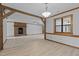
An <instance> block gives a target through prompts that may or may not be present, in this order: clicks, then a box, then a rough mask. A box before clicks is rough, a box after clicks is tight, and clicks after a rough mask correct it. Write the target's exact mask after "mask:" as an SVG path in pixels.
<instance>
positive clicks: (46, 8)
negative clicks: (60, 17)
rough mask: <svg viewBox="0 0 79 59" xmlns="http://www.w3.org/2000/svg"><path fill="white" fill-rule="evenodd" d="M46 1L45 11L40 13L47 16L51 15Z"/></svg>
mask: <svg viewBox="0 0 79 59" xmlns="http://www.w3.org/2000/svg"><path fill="white" fill-rule="evenodd" d="M47 4H48V3H45V12H43V13H42V16H43V17H45V18H47V17H49V16H50V15H51V13H50V12H49V11H48V6H47Z"/></svg>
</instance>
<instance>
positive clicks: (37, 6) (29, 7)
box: [4, 3, 79, 16]
mask: <svg viewBox="0 0 79 59" xmlns="http://www.w3.org/2000/svg"><path fill="white" fill-rule="evenodd" d="M4 5H6V6H9V7H12V8H16V9H19V10H22V11H25V12H28V13H32V14H35V15H38V16H42V15H41V14H42V12H44V11H45V4H44V3H5V4H4ZM78 6H79V3H48V11H49V12H51V13H52V14H51V15H54V14H57V13H60V12H62V11H66V10H69V9H72V8H75V7H78Z"/></svg>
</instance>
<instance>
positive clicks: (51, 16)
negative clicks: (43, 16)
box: [48, 7, 79, 18]
mask: <svg viewBox="0 0 79 59" xmlns="http://www.w3.org/2000/svg"><path fill="white" fill-rule="evenodd" d="M77 9H79V7H76V8H72V9H70V10H67V11H64V12H60V13H58V14H55V15H52V16H50V17H48V18H51V17H55V16H58V15H60V14H63V13H66V12H70V11H73V10H77Z"/></svg>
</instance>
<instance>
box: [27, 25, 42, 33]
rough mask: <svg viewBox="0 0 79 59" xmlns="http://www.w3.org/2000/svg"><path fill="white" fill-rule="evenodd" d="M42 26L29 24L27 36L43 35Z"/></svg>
mask: <svg viewBox="0 0 79 59" xmlns="http://www.w3.org/2000/svg"><path fill="white" fill-rule="evenodd" d="M41 33H42V26H41V25H35V24H27V34H41Z"/></svg>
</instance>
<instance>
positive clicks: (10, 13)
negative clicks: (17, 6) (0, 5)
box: [1, 11, 14, 19]
mask: <svg viewBox="0 0 79 59" xmlns="http://www.w3.org/2000/svg"><path fill="white" fill-rule="evenodd" d="M13 13H14V11H10V12H8V13H7V14H5V15H3V17H1V18H2V19H4V18H7V17H8V16H10V15H12V14H13Z"/></svg>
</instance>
